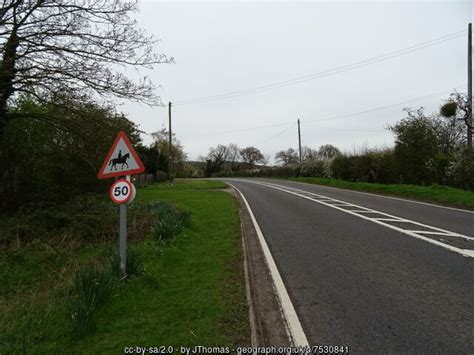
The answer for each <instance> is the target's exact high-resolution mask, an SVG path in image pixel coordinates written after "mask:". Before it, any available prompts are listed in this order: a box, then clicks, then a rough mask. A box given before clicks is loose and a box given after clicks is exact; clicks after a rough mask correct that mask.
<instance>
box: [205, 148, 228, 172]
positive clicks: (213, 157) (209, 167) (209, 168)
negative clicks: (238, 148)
mask: <svg viewBox="0 0 474 355" xmlns="http://www.w3.org/2000/svg"><path fill="white" fill-rule="evenodd" d="M228 156H229V149H228V147H227V146H225V145H223V144H219V145H217V146H216V147H211V148H209V153H208V154H207V156H206V158H205V160H206V166H205V169H204V173H205V175H206V176H207V177H209V176H211V175H212V174H214V173H218V172H220V171H221V170H222V168H223V167H224V164H225V162H226V160H227V157H228Z"/></svg>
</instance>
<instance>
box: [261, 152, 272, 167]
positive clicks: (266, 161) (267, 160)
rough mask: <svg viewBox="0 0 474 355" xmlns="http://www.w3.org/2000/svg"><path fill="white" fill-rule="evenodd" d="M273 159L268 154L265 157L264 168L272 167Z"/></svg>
mask: <svg viewBox="0 0 474 355" xmlns="http://www.w3.org/2000/svg"><path fill="white" fill-rule="evenodd" d="M271 159H272V157H271V156H270V155H268V154H264V155H263V160H262V165H263V166H270V163H271Z"/></svg>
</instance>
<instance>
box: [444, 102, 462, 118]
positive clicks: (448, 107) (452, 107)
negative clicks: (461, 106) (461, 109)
mask: <svg viewBox="0 0 474 355" xmlns="http://www.w3.org/2000/svg"><path fill="white" fill-rule="evenodd" d="M457 106H458V105H457V104H456V102H453V101H451V102H447V103H445V104H444V105H443V106H441V108H440V114H441V116H443V117H453V116H456V111H457Z"/></svg>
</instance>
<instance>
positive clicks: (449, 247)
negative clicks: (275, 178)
mask: <svg viewBox="0 0 474 355" xmlns="http://www.w3.org/2000/svg"><path fill="white" fill-rule="evenodd" d="M247 181H248V180H247ZM252 183H254V184H257V185H262V186H267V187H269V188H272V189H275V190H280V191H283V192H286V193H289V194H292V195H296V196H299V197H302V198H306V199H308V200H310V201H314V202H318V203H320V204H323V205H325V206H329V207H332V208H335V209H337V210H340V211H343V212H345V213H348V214H351V215H354V216H357V217H360V218H363V219H366V220H368V221H371V222H374V223H376V224H380V225H382V226H384V227H387V228H390V229H393V230H396V231H398V232H400V233H403V234H406V235H409V236H411V237H414V238H417V239H421V240H424V241H425V242H428V243H431V244H435V245H438V246H440V247H443V248H445V249H447V250H450V251H453V252H455V253H458V254H460V255H462V256H467V257H471V258H473V257H474V250H470V249H461V248H456V247H453V246H452V245H449V244H445V243H441V242H439V241H437V240H435V239H430V238H427V237H424V236H422V235H419V234H416V233H413V232H410V231H408V230H406V229H402V228H399V227H396V226H394V225H391V224H388V223H385V222H383V221H379V220H376V219H375V218H370V217H368V216H364V215H362V214H359V213H354V212H352V211H350V210H345V209H343V208H340V207H337V206H334V205H332V204H330V203H325V202H322V201H315V200H313V199H310V198H308V197H306V196H303V195H301V194H298V193H296V192H293V191H289V190H285V189H283V188H281V187H279V186H281V185H277V184H268V183H267V184H265V183H261V182H252ZM283 187H286V186H283ZM294 190H296V189H294ZM337 201H339V200H337ZM340 202H344V201H340ZM380 213H381V214H384V215H386V216H390V217H392V218H398V217H396V216H392V215H389V214H387V213H383V212H380ZM407 221H409V222H410V223H413V224H416V225H420V226H423V227H428V228H432V229H434V230H438V231H440V232H447V233H452V232H450V231H446V230H444V229H440V228H437V227H432V226H428V225H424V224H421V223H418V222H415V221H410V220H407ZM453 234H454V233H453ZM457 236H458V237H462V238H465V239H474V238H472V237H468V236H465V235H462V234H458V235H457Z"/></svg>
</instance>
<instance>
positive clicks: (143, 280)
mask: <svg viewBox="0 0 474 355" xmlns="http://www.w3.org/2000/svg"><path fill="white" fill-rule="evenodd" d="M222 187H224V185H223V184H222V183H220V182H206V181H193V182H187V181H186V182H177V183H176V184H175V185H174V186H172V187H170V186H168V185H167V184H158V185H153V186H150V187H148V188H145V189H141V190H139V192H138V198H137V199H138V200H140V201H142V202H147V201H155V200H160V201H167V202H172V203H173V204H176V205H177V206H179V207H182V208H185V209H186V210H189V211H190V212H191V222H190V225H189V227H188V228H186V229H185V230H184V232H183V233H182V234H181V235H180V236H179V237H178V238H176V239H175V240H173V241H171V242H168V243H166V244H163V243H158V242H157V241H155V240H153V239H150V238H145V239H142V240H136V241H135V242H134V243H133V245H134V246H135V247H136V248H137V249H138V250H139V252H140V253H141V255H142V256H143V260H144V264H145V265H144V266H145V272H144V274H143V275H141V276H138V277H135V278H132V279H130V280H127V281H125V282H123V281H122V282H121V283H120V285H119V286H118V287H117V288H115V289H114V291H113V294H112V297H111V298H110V300H109V302H108V303H107V304H106V305H105V306H104V307H103V308H101V309H100V310H99V311H98V313H97V317H96V321H97V327H96V331H95V332H94V333H92V334H90V335H88V336H86V337H85V338H83V339H80V340H76V339H75V338H74V337H72V336H71V331H70V330H71V329H70V328H71V327H70V321H69V319H67V312H66V307H67V295H66V289H67V285H68V284H69V282H70V276H71V274H72V273H73V271H74V270H75V269H76V268H77V267H78V266H79V265H85V264H90V263H92V262H101V261H103V258H104V255H105V253H106V250H107V249H108V247H109V244H110V243H98V244H95V245H81V246H76V247H74V248H71V249H69V250H66V249H65V248H63V250H61V251H60V252H58V251H55V250H53V249H51V247H49V246H48V245H46V244H44V243H42V242H41V241H34V242H32V243H30V244H28V245H26V246H22V247H21V248H18V249H12V248H10V249H9V250H8V252H2V253H1V255H0V270H1V271H0V282H1V284H2V288H1V289H0V353H2V354H3V353H8V352H9V351H10V352H11V353H20V352H22V351H23V350H26V351H27V352H32V353H47V352H53V353H57V352H63V353H83V354H86V353H87V354H91V353H122V352H123V348H124V347H125V346H135V345H139V346H160V345H198V344H199V345H234V344H246V343H248V342H249V339H248V337H249V329H248V312H247V306H246V299H245V289H244V279H243V270H242V255H241V241H240V237H239V219H238V208H237V205H236V202H235V201H234V200H233V198H232V197H231V196H230V195H229V194H227V193H225V192H222V191H218V190H217V189H218V188H222ZM104 198H106V197H104ZM134 203H135V202H134ZM112 244H113V246H114V247H115V246H116V243H112ZM4 285H7V287H3V286H4Z"/></svg>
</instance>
